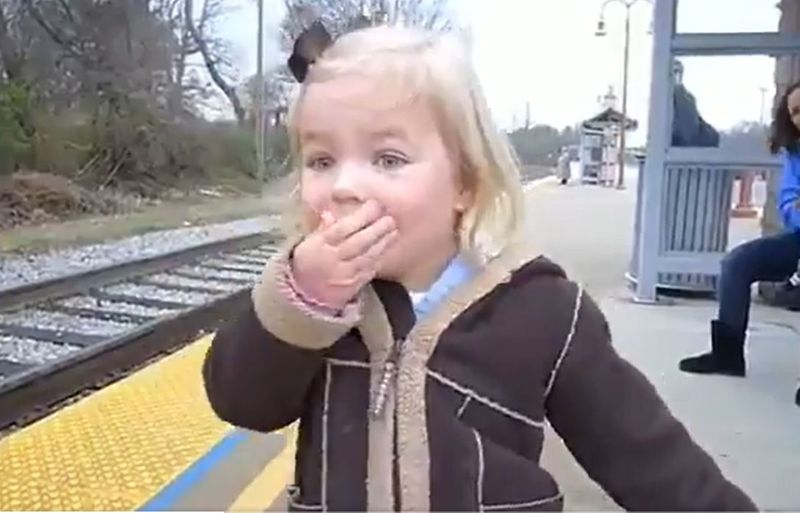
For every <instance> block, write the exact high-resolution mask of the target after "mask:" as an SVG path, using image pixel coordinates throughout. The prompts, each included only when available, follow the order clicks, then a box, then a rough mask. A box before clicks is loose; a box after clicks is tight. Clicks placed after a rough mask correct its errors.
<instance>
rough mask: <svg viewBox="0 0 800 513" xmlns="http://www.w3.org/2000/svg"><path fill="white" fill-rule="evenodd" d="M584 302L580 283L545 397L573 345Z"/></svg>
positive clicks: (551, 388)
mask: <svg viewBox="0 0 800 513" xmlns="http://www.w3.org/2000/svg"><path fill="white" fill-rule="evenodd" d="M582 302H583V287H581V286H580V285H578V292H577V294H576V295H575V306H574V308H573V310H572V323H571V324H570V326H569V333H567V338H566V339H565V340H564V347H562V348H561V354H559V355H558V359H557V360H556V363H555V365H553V370H552V371H550V379H549V380H547V388H545V391H544V397H545V399H547V397H548V396H549V395H550V392H551V391H552V390H553V386H554V385H555V383H556V377H557V376H558V370H559V369H560V368H561V364H562V363H564V358H566V357H567V351H569V348H570V346H571V345H572V338H573V337H574V336H575V330H576V329H577V326H578V317H579V315H580V311H581V303H582Z"/></svg>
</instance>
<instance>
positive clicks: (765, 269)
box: [680, 82, 800, 406]
mask: <svg viewBox="0 0 800 513" xmlns="http://www.w3.org/2000/svg"><path fill="white" fill-rule="evenodd" d="M799 127H800V82H798V83H795V84H793V85H792V86H790V87H789V88H788V89H787V91H786V93H785V94H784V96H783V98H782V99H781V101H780V104H779V105H778V108H777V111H776V113H775V121H774V122H773V127H772V137H771V141H770V149H771V151H772V152H773V153H780V155H781V158H782V160H783V178H782V182H781V188H780V195H779V198H778V208H779V211H780V218H781V221H782V222H783V225H784V228H785V229H784V231H783V232H781V233H778V234H775V235H766V236H763V237H761V238H759V239H755V240H752V241H749V242H746V243H744V244H742V245H740V246H738V247H736V248H734V249H733V250H731V251H730V252H729V253H728V254H727V255H726V256H725V258H724V259H723V260H722V269H721V272H720V278H719V288H718V291H717V295H718V299H719V314H718V316H717V319H716V320H713V321H711V351H710V352H707V353H705V354H701V355H699V356H693V357H690V358H685V359H683V360H681V362H680V369H681V370H682V371H684V372H691V373H695V374H724V375H728V376H740V377H744V375H745V360H744V342H745V336H746V332H747V324H748V320H749V314H750V299H751V292H752V291H751V286H752V284H753V283H755V282H758V281H776V282H777V281H783V280H786V279H787V278H788V277H790V276H791V275H792V274H793V273H794V272H795V271H796V270H797V268H798V260H800V144H798V143H799V142H800V128H799ZM795 403H797V405H798V406H800V389H798V390H797V392H796V394H795Z"/></svg>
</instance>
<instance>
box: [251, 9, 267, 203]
mask: <svg viewBox="0 0 800 513" xmlns="http://www.w3.org/2000/svg"><path fill="white" fill-rule="evenodd" d="M257 47H258V57H257V59H258V62H257V63H256V97H255V118H256V119H255V120H254V121H255V129H256V134H255V135H256V161H257V162H256V166H257V167H256V169H257V170H258V185H259V188H260V192H261V194H263V193H264V175H265V174H266V173H265V169H264V167H265V164H266V163H265V162H264V146H265V144H264V0H258V42H257Z"/></svg>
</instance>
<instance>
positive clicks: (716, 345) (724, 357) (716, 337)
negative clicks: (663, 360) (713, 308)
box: [680, 321, 745, 377]
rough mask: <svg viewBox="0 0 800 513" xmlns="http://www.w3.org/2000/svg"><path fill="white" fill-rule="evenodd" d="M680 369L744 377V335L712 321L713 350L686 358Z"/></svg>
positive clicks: (696, 372) (682, 361) (698, 372)
mask: <svg viewBox="0 0 800 513" xmlns="http://www.w3.org/2000/svg"><path fill="white" fill-rule="evenodd" d="M680 369H681V370H682V371H683V372H691V373H693V374H725V375H727V376H739V377H744V375H745V364H744V335H742V334H739V333H736V332H735V331H734V330H732V329H731V328H730V327H728V326H727V325H725V324H722V323H721V322H720V321H711V352H710V353H705V354H701V355H699V356H693V357H690V358H684V359H683V360H681V363H680Z"/></svg>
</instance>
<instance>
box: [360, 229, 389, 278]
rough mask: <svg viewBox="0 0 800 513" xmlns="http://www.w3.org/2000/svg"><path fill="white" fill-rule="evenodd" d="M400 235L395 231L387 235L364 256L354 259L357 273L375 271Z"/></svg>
mask: <svg viewBox="0 0 800 513" xmlns="http://www.w3.org/2000/svg"><path fill="white" fill-rule="evenodd" d="M398 236H399V234H398V233H397V230H393V231H391V232H388V233H387V234H385V235H384V236H383V237H382V238H381V239H379V240H378V241H377V242H376V243H375V244H373V245H372V246H371V247H370V248H368V249H367V250H366V251H365V252H364V253H363V254H361V255H359V256H357V257H356V258H354V259H353V260H352V261H351V262H352V264H353V267H355V269H356V270H357V272H362V271H364V270H374V269H375V268H376V264H377V262H378V260H379V259H380V258H381V256H383V254H384V253H385V252H386V250H387V249H389V247H391V245H392V244H394V243H395V241H396V240H397V237H398Z"/></svg>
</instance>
